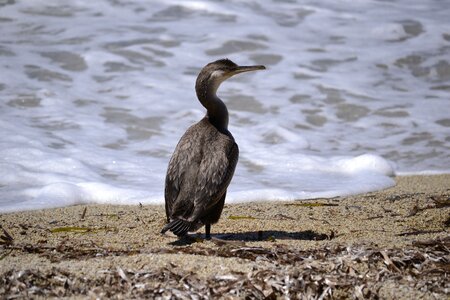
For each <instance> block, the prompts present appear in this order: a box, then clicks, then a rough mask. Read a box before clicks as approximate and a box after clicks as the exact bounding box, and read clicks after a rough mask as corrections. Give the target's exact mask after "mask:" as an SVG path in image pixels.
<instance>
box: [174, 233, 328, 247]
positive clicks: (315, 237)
mask: <svg viewBox="0 0 450 300" xmlns="http://www.w3.org/2000/svg"><path fill="white" fill-rule="evenodd" d="M204 238H205V236H204V235H203V234H192V235H187V236H184V237H182V238H180V239H178V240H176V241H174V242H171V243H169V244H170V245H173V246H185V245H190V244H193V243H197V242H203V241H204ZM211 238H212V239H213V240H215V241H223V242H224V243H226V242H261V241H276V240H302V241H323V240H331V239H333V238H334V232H331V234H325V233H318V232H314V231H312V230H306V231H298V232H287V231H279V230H266V231H247V232H232V233H217V234H212V235H211Z"/></svg>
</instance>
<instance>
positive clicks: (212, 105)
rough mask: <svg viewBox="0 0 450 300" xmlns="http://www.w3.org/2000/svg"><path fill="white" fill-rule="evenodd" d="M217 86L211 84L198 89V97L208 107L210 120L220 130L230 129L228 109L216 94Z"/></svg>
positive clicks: (207, 114)
mask: <svg viewBox="0 0 450 300" xmlns="http://www.w3.org/2000/svg"><path fill="white" fill-rule="evenodd" d="M217 88H218V86H217V87H214V86H210V87H209V88H204V89H200V90H197V97H198V99H199V100H200V103H201V104H202V105H203V106H204V107H205V108H206V110H207V113H206V116H207V118H208V120H209V122H210V123H211V124H212V125H214V127H216V128H217V130H219V131H220V132H227V131H228V109H227V107H226V105H225V103H223V101H222V100H220V98H219V97H217V95H216V91H217Z"/></svg>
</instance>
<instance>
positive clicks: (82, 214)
mask: <svg viewBox="0 0 450 300" xmlns="http://www.w3.org/2000/svg"><path fill="white" fill-rule="evenodd" d="M86 211H87V206H86V207H85V208H84V209H83V212H82V213H81V220H84V217H85V216H86Z"/></svg>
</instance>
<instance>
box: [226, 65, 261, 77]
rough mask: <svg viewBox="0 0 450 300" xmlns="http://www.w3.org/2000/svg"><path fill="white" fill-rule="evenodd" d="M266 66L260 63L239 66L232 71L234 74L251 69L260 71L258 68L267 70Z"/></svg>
mask: <svg viewBox="0 0 450 300" xmlns="http://www.w3.org/2000/svg"><path fill="white" fill-rule="evenodd" d="M265 69H266V67H264V66H262V65H259V66H237V67H236V69H235V70H233V71H232V72H231V73H232V75H236V74H239V73H244V72H250V71H258V70H265Z"/></svg>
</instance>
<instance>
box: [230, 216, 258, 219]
mask: <svg viewBox="0 0 450 300" xmlns="http://www.w3.org/2000/svg"><path fill="white" fill-rule="evenodd" d="M228 219H230V220H256V219H257V218H255V217H252V216H228Z"/></svg>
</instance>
